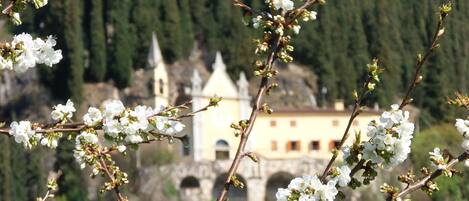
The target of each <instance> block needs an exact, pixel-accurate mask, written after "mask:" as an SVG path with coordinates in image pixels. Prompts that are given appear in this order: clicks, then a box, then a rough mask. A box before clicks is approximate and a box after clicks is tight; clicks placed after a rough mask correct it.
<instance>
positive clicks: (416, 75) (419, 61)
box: [399, 16, 445, 109]
mask: <svg viewBox="0 0 469 201" xmlns="http://www.w3.org/2000/svg"><path fill="white" fill-rule="evenodd" d="M444 20H445V16H441V19H440V20H439V21H438V25H437V27H436V31H435V33H433V37H432V39H431V41H430V47H429V48H428V49H427V51H426V52H425V55H424V56H423V57H422V58H417V63H416V64H415V73H414V77H413V79H412V83H411V84H410V85H409V88H408V89H407V92H406V94H405V96H404V99H402V102H401V105H400V106H399V109H402V108H404V106H406V105H408V104H410V103H411V102H412V100H411V98H410V96H411V94H412V92H413V91H414V90H415V88H416V87H417V85H418V84H419V82H420V81H422V80H421V79H422V78H421V75H420V73H421V71H422V67H423V65H424V64H425V63H426V62H427V60H428V58H429V57H430V56H431V54H432V53H433V52H434V50H435V49H436V48H438V40H439V39H440V37H441V35H440V34H439V32H440V30H442V28H443V23H444Z"/></svg>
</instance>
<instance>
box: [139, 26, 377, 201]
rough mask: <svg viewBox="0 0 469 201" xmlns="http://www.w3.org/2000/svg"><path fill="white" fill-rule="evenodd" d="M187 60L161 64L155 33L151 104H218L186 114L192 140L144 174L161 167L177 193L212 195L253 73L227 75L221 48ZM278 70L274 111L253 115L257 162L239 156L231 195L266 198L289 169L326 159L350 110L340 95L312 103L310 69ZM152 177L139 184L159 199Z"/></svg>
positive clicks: (244, 112) (359, 122) (298, 170)
mask: <svg viewBox="0 0 469 201" xmlns="http://www.w3.org/2000/svg"><path fill="white" fill-rule="evenodd" d="M190 60H191V61H188V62H182V63H178V64H172V65H166V64H165V62H164V60H163V57H162V54H161V51H160V49H159V45H158V41H157V38H156V35H153V39H152V47H151V50H150V54H149V60H148V63H149V68H151V69H152V72H153V83H154V84H153V92H154V95H155V96H154V104H155V105H157V106H158V105H161V104H163V105H166V104H168V103H169V104H173V105H175V104H178V103H181V102H184V101H187V100H192V103H193V104H192V110H193V111H196V110H198V109H200V108H202V107H204V106H205V105H206V104H208V101H209V99H210V98H211V97H214V96H217V97H222V98H223V100H222V101H221V102H220V105H219V107H216V108H213V109H210V110H209V111H206V112H203V113H200V114H198V115H195V116H194V117H192V118H191V119H188V120H186V122H185V123H186V125H187V127H186V128H185V130H184V131H183V133H184V134H187V135H189V136H190V139H191V141H190V148H189V149H183V148H178V150H177V152H178V153H179V154H180V156H181V162H180V163H177V164H173V165H170V166H165V167H155V168H148V169H145V170H144V171H143V173H142V174H143V175H151V174H153V172H154V171H160V172H163V174H165V175H170V177H171V178H172V179H173V180H174V183H175V184H176V185H177V186H178V187H179V188H180V190H181V197H182V198H181V199H182V200H210V199H212V198H213V196H215V194H216V192H218V189H219V188H220V185H221V183H222V181H223V175H224V174H225V173H226V172H225V171H227V170H228V167H229V164H230V159H232V158H233V157H234V154H235V152H236V148H237V145H238V142H239V138H237V137H236V136H235V135H234V133H233V129H231V128H230V124H231V123H234V122H238V121H239V120H243V119H247V118H248V117H249V114H250V112H251V101H252V97H253V96H255V94H256V92H257V87H258V83H259V80H258V79H256V78H254V79H251V81H248V80H247V79H246V76H245V74H244V73H241V74H240V75H239V78H238V79H237V80H232V79H231V78H230V76H229V75H228V73H227V67H226V65H225V63H224V61H223V57H222V55H221V53H220V52H217V53H216V55H215V58H214V59H212V60H211V62H209V64H208V65H207V64H206V62H204V61H203V59H200V57H198V56H197V55H193V56H192V58H191V59H190ZM207 66H210V68H207ZM278 69H279V71H280V74H279V76H278V77H277V78H275V79H276V82H278V83H279V85H280V87H279V89H278V90H276V91H274V92H273V94H272V96H270V97H267V102H268V103H269V105H272V107H273V108H274V113H273V114H271V115H268V114H263V113H261V114H260V115H259V117H258V119H257V121H256V124H255V126H254V128H253V131H252V134H251V137H250V139H249V141H248V146H247V148H248V149H249V151H251V152H254V153H256V154H257V155H258V156H259V157H260V158H261V161H260V162H259V164H256V163H253V162H251V161H248V160H246V161H244V162H243V163H242V164H243V165H242V167H241V169H240V171H239V172H238V173H239V175H238V176H239V178H241V180H243V181H244V182H245V184H246V188H245V189H244V190H237V191H236V192H234V195H233V198H232V200H249V201H258V200H272V199H273V197H272V196H273V193H274V192H275V191H276V189H277V188H278V187H283V186H285V185H286V184H288V181H289V180H290V179H292V178H293V177H294V176H298V175H301V174H314V172H316V171H317V170H318V168H320V167H322V166H323V165H324V164H323V163H324V162H323V161H324V160H323V159H326V158H330V156H331V154H330V151H331V150H332V149H333V148H334V147H335V146H336V145H337V143H338V142H339V140H340V138H341V136H342V134H343V132H344V130H345V127H346V125H347V123H348V119H349V116H350V113H351V111H350V110H349V108H348V107H346V106H345V105H344V103H343V102H341V101H338V102H336V103H335V104H333V105H334V107H332V108H319V107H318V106H317V105H316V98H315V94H316V93H315V92H316V91H317V89H316V88H315V87H316V77H315V76H314V74H313V73H311V72H310V71H309V70H307V69H305V68H304V67H302V66H298V65H293V64H292V65H285V66H282V65H278ZM378 115H379V114H378V111H377V110H368V111H365V112H363V113H362V115H360V117H359V118H357V119H356V120H355V121H354V122H353V123H352V129H351V130H350V131H351V132H355V131H359V130H361V129H363V128H364V127H366V125H367V124H368V122H370V121H371V120H373V119H377V117H378ZM352 134H353V133H352ZM148 178H151V177H148ZM152 182H157V181H153V180H152V179H149V180H146V181H145V182H144V185H143V186H146V187H147V188H143V190H142V191H143V193H144V194H146V195H148V196H149V197H150V198H151V199H157V198H155V197H151V195H152V188H151V186H153V185H152ZM155 185H156V184H155ZM201 186H204V187H208V188H200V187H201ZM194 195H196V196H194Z"/></svg>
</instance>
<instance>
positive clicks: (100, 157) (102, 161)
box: [98, 152, 127, 201]
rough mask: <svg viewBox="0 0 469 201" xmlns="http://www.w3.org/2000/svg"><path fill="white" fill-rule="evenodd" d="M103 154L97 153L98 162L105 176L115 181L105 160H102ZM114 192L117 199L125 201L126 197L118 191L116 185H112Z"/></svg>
mask: <svg viewBox="0 0 469 201" xmlns="http://www.w3.org/2000/svg"><path fill="white" fill-rule="evenodd" d="M104 155H105V153H101V152H100V153H99V154H98V157H99V164H100V165H101V167H102V169H103V170H104V172H105V173H106V175H107V177H108V178H109V179H110V180H111V182H112V183H115V181H116V179H115V178H114V175H113V174H111V172H110V171H109V167H108V166H107V164H106V161H104ZM114 192H115V193H116V196H117V200H118V201H127V199H126V198H124V196H123V195H122V194H121V193H120V191H119V187H118V186H115V187H114Z"/></svg>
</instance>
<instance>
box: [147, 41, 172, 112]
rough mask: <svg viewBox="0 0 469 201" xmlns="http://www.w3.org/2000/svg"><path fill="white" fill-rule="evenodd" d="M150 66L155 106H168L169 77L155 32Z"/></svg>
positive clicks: (149, 61) (149, 54)
mask: <svg viewBox="0 0 469 201" xmlns="http://www.w3.org/2000/svg"><path fill="white" fill-rule="evenodd" d="M148 66H149V67H150V68H151V69H152V71H153V95H154V96H155V106H156V107H159V106H161V105H164V106H167V105H168V103H169V77H168V72H167V71H166V66H165V64H164V61H163V56H162V55H161V50H160V45H159V44H158V38H157V37H156V33H155V32H153V34H152V37H151V46H150V51H149V52H148Z"/></svg>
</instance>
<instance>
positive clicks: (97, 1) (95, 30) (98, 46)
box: [88, 0, 106, 82]
mask: <svg viewBox="0 0 469 201" xmlns="http://www.w3.org/2000/svg"><path fill="white" fill-rule="evenodd" d="M90 1H91V2H90V5H91V8H90V9H91V13H90V18H89V21H90V22H89V30H88V31H89V33H88V34H89V41H90V44H89V52H90V65H89V70H88V76H89V78H90V79H91V80H93V81H97V82H101V81H104V78H105V77H106V37H105V35H106V33H105V30H104V19H103V18H104V14H103V3H104V0H90Z"/></svg>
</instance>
